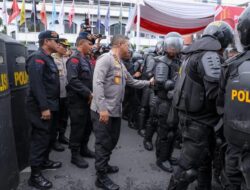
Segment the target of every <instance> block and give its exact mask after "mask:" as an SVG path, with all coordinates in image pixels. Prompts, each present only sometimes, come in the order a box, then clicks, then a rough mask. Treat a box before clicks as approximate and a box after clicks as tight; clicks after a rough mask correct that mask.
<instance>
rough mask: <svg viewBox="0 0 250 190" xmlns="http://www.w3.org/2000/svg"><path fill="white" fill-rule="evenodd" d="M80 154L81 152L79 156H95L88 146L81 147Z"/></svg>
mask: <svg viewBox="0 0 250 190" xmlns="http://www.w3.org/2000/svg"><path fill="white" fill-rule="evenodd" d="M80 154H81V156H83V157H86V158H95V153H94V152H93V151H91V150H90V149H89V148H88V146H84V147H82V148H81V150H80Z"/></svg>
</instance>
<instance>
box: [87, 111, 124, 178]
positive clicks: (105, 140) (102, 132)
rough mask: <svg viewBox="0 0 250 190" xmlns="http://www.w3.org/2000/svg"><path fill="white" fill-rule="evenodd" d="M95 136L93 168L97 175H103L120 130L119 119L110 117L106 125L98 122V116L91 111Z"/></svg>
mask: <svg viewBox="0 0 250 190" xmlns="http://www.w3.org/2000/svg"><path fill="white" fill-rule="evenodd" d="M91 119H92V122H93V126H94V134H95V139H96V140H95V168H96V172H97V175H102V174H105V173H106V171H107V166H108V162H109V160H110V156H111V154H112V151H113V149H114V148H115V146H116V144H117V142H118V139H119V136H120V128H121V118H120V117H110V118H109V121H108V124H103V123H100V122H99V114H98V113H96V112H94V111H91Z"/></svg>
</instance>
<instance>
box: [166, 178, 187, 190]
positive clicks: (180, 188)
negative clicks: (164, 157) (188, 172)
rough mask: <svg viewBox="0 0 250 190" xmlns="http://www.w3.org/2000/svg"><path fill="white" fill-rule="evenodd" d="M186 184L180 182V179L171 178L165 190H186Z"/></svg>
mask: <svg viewBox="0 0 250 190" xmlns="http://www.w3.org/2000/svg"><path fill="white" fill-rule="evenodd" d="M187 188H188V182H186V181H182V179H179V180H177V179H175V178H174V176H172V177H171V179H170V182H169V185H168V187H167V190H187Z"/></svg>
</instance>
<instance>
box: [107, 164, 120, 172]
mask: <svg viewBox="0 0 250 190" xmlns="http://www.w3.org/2000/svg"><path fill="white" fill-rule="evenodd" d="M117 172H119V168H118V166H111V165H108V166H107V168H106V173H107V174H114V173H117Z"/></svg>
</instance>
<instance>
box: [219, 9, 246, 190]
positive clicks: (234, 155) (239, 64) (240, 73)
mask: <svg viewBox="0 0 250 190" xmlns="http://www.w3.org/2000/svg"><path fill="white" fill-rule="evenodd" d="M237 30H238V33H239V37H240V42H241V44H242V46H243V48H244V52H243V53H240V54H239V55H237V56H236V57H233V58H232V59H230V60H229V61H227V62H226V63H225V64H224V65H223V67H222V73H221V78H220V90H219V96H218V101H217V105H218V110H219V113H221V114H223V112H224V135H225V137H226V140H227V143H228V146H227V151H226V158H225V174H226V176H225V177H226V180H225V181H226V183H224V184H223V185H224V186H225V189H227V190H240V189H241V184H242V183H243V182H244V179H243V176H244V178H245V182H246V185H247V188H248V189H249V188H250V170H249V166H250V165H249V163H250V147H249V145H250V136H249V134H250V133H249V131H250V130H249V129H250V127H249V126H250V125H249V123H250V121H249V108H250V107H249V102H250V101H249V100H250V99H249V97H250V96H249V93H250V85H249V84H250V83H249V79H250V76H249V73H250V64H249V63H250V7H248V8H246V9H245V11H244V12H243V13H242V14H241V16H240V17H239V21H238V25H237Z"/></svg>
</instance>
